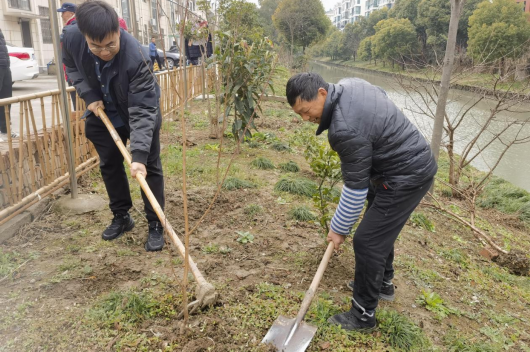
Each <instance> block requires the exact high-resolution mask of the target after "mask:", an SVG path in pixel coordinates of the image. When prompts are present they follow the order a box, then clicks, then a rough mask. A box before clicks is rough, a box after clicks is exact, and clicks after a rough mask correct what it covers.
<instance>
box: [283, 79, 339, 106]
mask: <svg viewBox="0 0 530 352" xmlns="http://www.w3.org/2000/svg"><path fill="white" fill-rule="evenodd" d="M328 87H329V84H328V83H327V82H326V81H324V78H322V76H320V75H319V74H318V73H311V72H303V73H298V74H296V75H294V76H293V77H291V78H290V79H289V81H288V82H287V87H286V89H285V93H286V95H287V101H288V102H289V104H290V105H291V106H294V104H296V101H297V100H298V98H300V100H303V101H312V100H315V99H316V98H317V94H318V89H319V88H324V89H325V90H326V91H327V90H328Z"/></svg>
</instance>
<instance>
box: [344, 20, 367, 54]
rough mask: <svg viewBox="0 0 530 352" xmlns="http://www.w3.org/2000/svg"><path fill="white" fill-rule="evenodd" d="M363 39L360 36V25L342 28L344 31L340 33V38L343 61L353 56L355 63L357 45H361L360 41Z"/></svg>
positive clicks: (355, 24) (349, 25)
mask: <svg viewBox="0 0 530 352" xmlns="http://www.w3.org/2000/svg"><path fill="white" fill-rule="evenodd" d="M363 39H364V38H363V35H362V28H361V25H360V23H359V22H355V23H353V24H352V23H348V24H347V25H346V27H344V31H343V32H342V38H341V40H342V43H341V46H342V48H343V50H342V55H343V57H344V58H345V59H350V58H351V57H352V56H353V60H354V61H355V59H356V57H357V50H359V44H361V40H363Z"/></svg>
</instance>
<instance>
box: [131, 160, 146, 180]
mask: <svg viewBox="0 0 530 352" xmlns="http://www.w3.org/2000/svg"><path fill="white" fill-rule="evenodd" d="M137 174H142V175H144V177H145V176H147V170H146V169H145V165H144V164H142V163H132V164H131V176H132V177H136V175H137Z"/></svg>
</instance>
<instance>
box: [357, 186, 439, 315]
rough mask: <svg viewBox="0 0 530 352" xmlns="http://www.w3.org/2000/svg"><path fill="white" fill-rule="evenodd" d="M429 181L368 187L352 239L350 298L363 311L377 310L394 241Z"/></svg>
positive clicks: (390, 272) (390, 268)
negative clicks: (352, 257)
mask: <svg viewBox="0 0 530 352" xmlns="http://www.w3.org/2000/svg"><path fill="white" fill-rule="evenodd" d="M432 182H433V179H432V178H431V179H429V180H428V181H427V182H425V183H424V184H423V185H419V186H417V187H413V186H399V185H396V186H394V185H393V184H392V183H390V185H389V184H388V183H386V182H385V184H378V185H377V186H375V185H370V189H369V191H368V197H367V199H368V206H367V209H366V212H365V214H364V218H363V220H362V221H361V223H360V224H359V227H358V228H357V230H356V231H355V235H354V237H353V250H354V252H355V286H354V292H353V298H354V299H355V301H356V302H357V303H358V304H359V305H360V306H362V307H364V309H366V310H373V309H375V308H376V307H377V303H378V300H379V290H380V289H381V285H382V283H383V280H385V281H391V280H392V278H393V277H394V267H393V266H392V263H393V262H394V242H396V239H397V237H398V235H399V233H400V232H401V229H403V226H405V223H406V222H407V220H408V218H409V216H410V214H411V213H412V212H413V211H414V209H415V208H416V207H417V206H418V204H419V203H420V201H421V200H422V198H423V197H424V196H425V194H427V191H428V190H429V187H430V186H431V184H432ZM385 186H386V188H385Z"/></svg>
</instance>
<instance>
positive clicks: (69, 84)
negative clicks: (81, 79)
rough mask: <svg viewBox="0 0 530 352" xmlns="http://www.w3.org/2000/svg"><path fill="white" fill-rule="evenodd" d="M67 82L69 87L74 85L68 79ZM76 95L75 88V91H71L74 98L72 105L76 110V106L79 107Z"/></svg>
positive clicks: (71, 96)
mask: <svg viewBox="0 0 530 352" xmlns="http://www.w3.org/2000/svg"><path fill="white" fill-rule="evenodd" d="M66 82H67V83H68V87H71V86H73V84H72V83H70V82H69V81H68V80H67V81H66ZM75 97H76V92H75V90H74V91H73V92H70V98H71V99H72V105H73V106H74V110H73V111H76V108H77V106H76V101H75Z"/></svg>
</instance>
